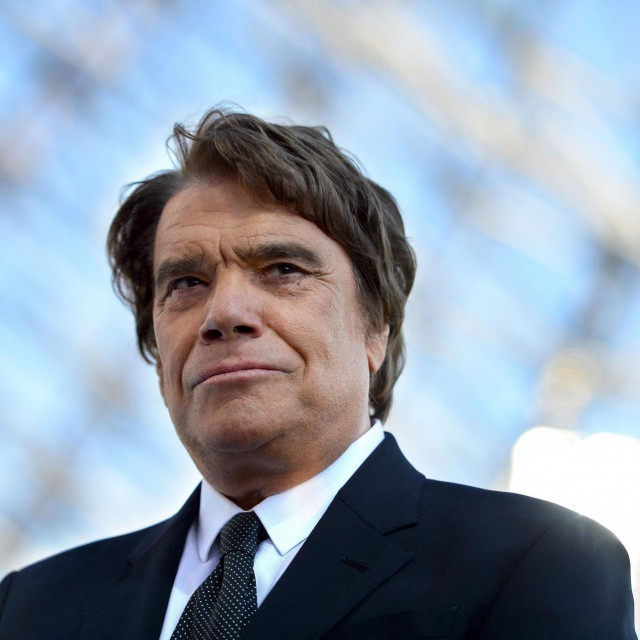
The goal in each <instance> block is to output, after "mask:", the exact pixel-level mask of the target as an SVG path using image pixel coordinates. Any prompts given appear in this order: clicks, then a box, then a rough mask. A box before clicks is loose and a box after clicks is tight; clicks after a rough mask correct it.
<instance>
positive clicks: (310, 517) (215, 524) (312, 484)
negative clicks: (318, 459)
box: [197, 420, 384, 562]
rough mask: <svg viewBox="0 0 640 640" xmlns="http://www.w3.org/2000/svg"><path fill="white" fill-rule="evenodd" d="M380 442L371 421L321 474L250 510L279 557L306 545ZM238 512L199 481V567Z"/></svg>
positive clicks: (381, 436)
mask: <svg viewBox="0 0 640 640" xmlns="http://www.w3.org/2000/svg"><path fill="white" fill-rule="evenodd" d="M383 439H384V432H383V430H382V424H381V423H380V422H379V421H378V420H375V421H374V422H373V425H372V426H371V428H370V429H368V430H367V431H366V432H365V433H364V434H363V435H362V436H360V437H359V438H358V439H357V440H355V441H354V442H352V443H351V445H349V447H348V448H347V450H346V451H345V452H344V453H343V454H342V455H341V456H340V457H339V458H338V459H337V460H335V461H334V462H333V463H332V464H330V465H329V466H328V467H327V468H326V469H324V470H323V471H321V472H320V473H319V474H317V475H315V476H313V478H309V480H307V481H305V482H303V483H302V484H299V485H297V486H295V487H292V488H291V489H288V490H287V491H283V492H282V493H278V494H276V495H273V496H269V497H268V498H265V499H264V500H263V501H262V502H260V503H259V504H257V505H256V506H255V507H254V508H253V511H255V512H256V515H257V516H258V517H259V518H260V521H261V522H262V524H263V525H264V528H265V529H266V530H267V533H268V534H269V538H270V539H271V541H272V542H273V544H274V546H275V547H276V549H277V550H278V553H279V554H280V555H285V554H286V553H288V552H289V551H291V549H293V548H294V547H295V546H296V545H298V544H300V543H301V542H303V541H304V540H306V538H307V537H308V536H309V534H310V533H311V531H312V530H313V528H314V527H315V526H316V524H317V523H318V521H319V520H320V518H321V517H322V516H323V515H324V512H325V511H326V510H327V508H328V507H329V505H330V504H331V501H332V500H333V499H334V498H335V496H336V494H337V493H338V491H340V489H341V488H342V487H343V486H344V485H345V484H346V482H347V480H349V478H350V477H351V476H352V475H353V474H354V473H355V472H356V471H357V470H358V468H359V467H360V465H361V464H362V463H363V462H364V461H365V460H366V459H367V458H368V457H369V455H370V454H371V453H372V452H373V450H374V449H375V448H376V447H377V446H378V445H379V444H380V443H381V442H382V440H383ZM240 512H242V509H241V508H240V507H239V506H238V505H237V504H235V503H234V502H232V501H231V500H229V499H228V498H227V497H225V496H223V495H222V494H221V493H219V492H218V491H216V490H215V489H214V488H213V487H212V486H211V485H210V484H208V483H207V482H206V481H205V480H203V482H202V490H201V493H200V515H199V519H198V528H197V531H198V533H197V542H198V555H199V556H200V560H201V561H202V562H206V561H207V560H208V559H209V558H210V554H211V550H212V547H213V543H214V542H215V540H216V538H217V537H218V534H219V533H220V530H221V529H222V527H223V526H224V525H225V524H226V523H227V522H228V521H229V520H230V519H231V518H232V517H233V516H234V515H236V513H240Z"/></svg>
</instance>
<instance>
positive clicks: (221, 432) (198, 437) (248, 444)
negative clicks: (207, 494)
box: [178, 416, 277, 456]
mask: <svg viewBox="0 0 640 640" xmlns="http://www.w3.org/2000/svg"><path fill="white" fill-rule="evenodd" d="M178 435H179V436H180V439H181V440H182V441H183V443H184V444H185V446H186V447H187V449H188V450H189V451H191V452H192V454H196V452H197V453H198V454H201V455H204V456H207V455H212V454H214V455H215V454H216V453H221V454H224V453H245V452H249V451H255V450H256V449H260V448H261V447H263V446H265V445H266V444H268V443H269V442H270V441H271V440H273V439H274V438H276V437H277V433H276V429H275V428H274V425H266V424H261V423H257V422H256V421H255V420H242V419H239V418H238V417H237V416H236V417H234V419H232V420H225V421H216V422H215V423H213V424H211V423H209V424H206V423H205V424H202V423H199V424H198V425H197V426H187V427H186V428H180V429H178Z"/></svg>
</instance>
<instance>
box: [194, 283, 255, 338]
mask: <svg viewBox="0 0 640 640" xmlns="http://www.w3.org/2000/svg"><path fill="white" fill-rule="evenodd" d="M262 330H263V325H262V313H261V309H260V298H259V295H258V292H257V291H255V289H254V288H253V287H252V286H251V284H250V282H249V281H248V279H247V276H246V274H243V273H231V272H226V273H219V274H218V275H217V277H216V280H215V283H214V284H213V286H212V287H211V291H210V294H209V298H208V299H207V302H206V305H205V310H204V318H203V321H202V325H201V326H200V330H199V336H200V341H201V342H202V343H203V344H209V343H211V342H215V341H219V340H234V339H239V338H241V337H242V336H248V337H251V338H257V337H259V336H260V335H261V334H262Z"/></svg>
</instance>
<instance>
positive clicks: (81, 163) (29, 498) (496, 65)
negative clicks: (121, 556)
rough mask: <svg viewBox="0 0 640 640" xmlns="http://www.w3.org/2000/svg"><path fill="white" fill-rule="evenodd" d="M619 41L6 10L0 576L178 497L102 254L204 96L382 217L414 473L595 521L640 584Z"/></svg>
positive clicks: (637, 231) (212, 5)
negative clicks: (394, 261) (279, 130)
mask: <svg viewBox="0 0 640 640" xmlns="http://www.w3.org/2000/svg"><path fill="white" fill-rule="evenodd" d="M638 24H640V4H639V3H637V2H634V1H633V0H629V1H628V2H625V1H624V0H613V1H612V0H535V1H533V0H456V1H451V0H429V1H424V0H423V1H417V0H416V1H409V0H405V1H400V0H398V1H394V2H392V1H390V0H389V1H386V2H382V1H372V0H367V1H364V0H362V1H357V0H351V1H347V0H343V1H337V0H313V2H311V1H304V0H217V1H215V2H212V1H211V0H193V1H190V0H183V1H181V2H178V1H171V0H137V1H131V0H128V1H127V2H125V1H124V0H120V1H118V0H111V1H108V0H104V1H100V0H95V1H93V2H86V1H80V0H59V1H57V2H53V3H52V2H44V1H41V2H37V1H34V2H29V3H24V2H20V1H18V0H3V2H2V4H0V192H1V205H0V242H1V247H2V248H1V250H0V349H1V357H0V406H1V413H0V540H1V544H0V573H5V572H6V571H8V570H10V569H12V568H16V567H18V566H21V565H23V564H25V563H27V562H31V561H33V560H35V559H38V558H40V557H42V556H44V555H47V554H51V553H53V552H56V551H58V550H60V549H62V548H65V547H68V546H71V545H76V544H79V543H82V542H85V541H88V540H92V539H95V538H98V537H105V536H108V535H112V534H115V533H120V532H124V531H128V530H131V529H133V528H136V527H141V526H144V525H146V524H149V523H151V522H154V521H156V520H159V519H162V518H164V517H167V516H169V515H171V514H172V513H173V512H174V511H176V510H177V509H178V508H179V506H180V505H181V504H182V502H183V500H184V499H185V498H186V496H187V495H188V493H189V492H190V491H191V489H192V488H193V486H195V484H196V482H197V481H198V476H197V473H196V471H195V468H194V467H193V465H192V464H191V462H190V460H189V458H188V457H187V455H186V453H185V452H184V451H183V450H182V447H181V445H180V444H179V442H178V440H177V437H176V436H175V435H174V432H173V428H172V425H171V423H170V421H169V418H168V416H167V414H166V412H165V408H164V405H163V403H162V401H161V398H160V396H159V393H158V391H157V383H156V379H155V373H154V370H153V368H152V367H150V366H147V365H145V364H143V362H142V361H141V359H140V358H139V356H138V355H137V353H136V348H135V339H134V327H133V321H132V318H131V317H130V315H129V313H128V311H127V310H125V309H124V308H123V307H122V306H121V305H120V303H119V302H118V301H117V300H116V298H115V296H114V295H113V292H112V290H111V286H110V274H109V270H108V267H107V263H106V259H105V250H104V241H105V235H106V230H107V228H108V225H109V223H110V220H111V218H112V217H113V215H114V213H115V211H116V209H117V206H118V198H119V193H120V191H121V189H122V187H123V185H125V184H126V183H129V182H132V181H134V180H137V179H140V178H143V177H145V176H146V175H148V174H149V173H151V172H153V171H156V170H159V169H164V168H169V167H170V166H171V161H170V158H169V156H168V155H167V152H166V149H165V140H166V138H167V136H168V135H169V134H170V132H171V127H172V125H173V123H174V121H176V120H178V121H182V122H195V121H197V120H198V119H199V117H200V116H201V115H202V113H203V112H204V111H205V110H206V109H207V108H209V107H211V106H213V105H215V104H220V103H224V104H228V105H233V104H236V105H239V106H240V107H241V108H243V109H246V110H248V111H251V112H253V113H256V114H257V115H260V116H262V117H266V118H272V119H273V118H275V119H279V120H280V121H282V119H283V118H289V119H291V120H292V121H294V122H296V123H300V124H310V125H314V124H323V125H326V126H328V127H329V129H330V130H331V132H332V133H333V135H334V138H335V139H336V141H337V143H338V144H339V145H340V146H342V147H345V148H346V149H348V150H349V151H351V152H353V153H354V154H355V156H356V157H357V158H358V159H359V160H360V162H361V164H362V165H363V166H364V167H365V169H366V171H367V173H368V175H369V176H370V177H371V178H373V179H374V180H376V181H378V182H380V183H381V184H382V185H384V186H385V187H386V188H388V189H389V190H390V191H391V192H392V193H393V194H394V195H395V196H396V198H397V199H398V202H399V204H400V207H401V210H402V211H403V213H404V216H405V221H406V226H407V232H408V235H409V237H410V238H411V241H412V243H413V246H414V247H415V249H416V252H417V255H418V261H419V272H418V278H417V282H416V286H415V290H414V294H413V297H412V300H411V301H410V305H409V309H408V314H407V322H406V337H407V343H408V353H409V358H408V363H407V367H406V370H405V373H404V374H403V376H402V378H401V379H400V382H399V383H398V386H397V391H396V395H395V404H394V408H393V411H392V414H391V417H390V419H389V422H388V424H387V427H388V429H389V430H390V431H392V432H393V433H395V434H396V436H397V437H398V439H399V440H400V443H401V445H402V446H403V448H404V450H405V452H406V453H407V454H408V456H409V458H410V459H411V460H412V462H413V463H414V464H415V465H416V466H418V467H419V468H420V469H421V470H422V471H423V472H424V473H425V474H426V475H427V476H429V477H432V478H437V479H445V480H450V481H455V482H462V483H467V484H472V485H476V486H480V487H487V488H492V489H500V490H514V491H519V492H523V493H528V494H531V495H535V496H539V497H543V498H546V499H549V500H553V501H555V502H559V503H561V504H564V505H566V506H569V507H571V508H573V509H575V510H577V511H580V512H581V513H584V514H586V515H588V516H590V517H593V518H595V519H597V520H599V521H600V522H602V523H603V524H605V525H606V526H608V527H609V528H610V529H612V530H613V531H614V532H615V533H616V534H617V535H618V536H619V537H620V538H621V539H622V541H623V542H624V544H625V545H626V546H627V549H628V551H629V553H630V555H631V558H632V561H633V567H634V581H635V584H636V586H637V585H640V508H639V506H640V331H639V327H638V321H639V319H640V271H639V268H638V267H639V264H640V215H639V212H640V209H639V205H640V181H639V179H638V178H639V176H638V169H639V164H640V136H639V130H638V120H639V119H640V92H639V89H640V66H638V63H637V60H638V58H639V56H640V40H639V38H638V35H637V34H638V29H637V27H638ZM636 600H640V598H639V597H638V591H636Z"/></svg>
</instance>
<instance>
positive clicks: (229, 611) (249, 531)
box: [171, 511, 266, 640]
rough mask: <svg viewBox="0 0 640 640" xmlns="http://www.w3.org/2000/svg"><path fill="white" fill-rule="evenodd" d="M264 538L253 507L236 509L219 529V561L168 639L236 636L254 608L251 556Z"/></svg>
mask: <svg viewBox="0 0 640 640" xmlns="http://www.w3.org/2000/svg"><path fill="white" fill-rule="evenodd" d="M265 538H266V532H265V531H264V528H263V527H262V524H261V522H260V520H259V519H258V516H256V514H255V513H254V512H253V511H249V512H248V513H239V514H238V515H236V516H234V517H233V518H231V520H229V522H227V524H225V525H224V527H222V531H220V554H221V557H220V562H219V563H218V566H217V567H216V569H215V571H213V573H211V575H210V576H209V577H208V578H207V579H206V580H205V581H204V582H203V583H202V584H201V585H200V586H199V587H198V588H197V589H196V590H195V592H194V593H193V595H192V596H191V598H189V602H187V606H186V607H185V609H184V611H183V612H182V615H181V616H180V620H179V621H178V626H177V627H176V628H175V631H174V632H173V634H172V636H171V640H192V639H193V640H236V638H239V637H240V634H241V633H242V630H243V629H244V627H245V626H246V624H247V622H249V618H251V616H252V615H253V614H254V613H255V612H256V610H257V609H258V600H257V596H256V577H255V574H254V573H253V558H254V556H255V555H256V550H257V549H258V544H259V543H260V542H261V541H262V540H264V539H265Z"/></svg>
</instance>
